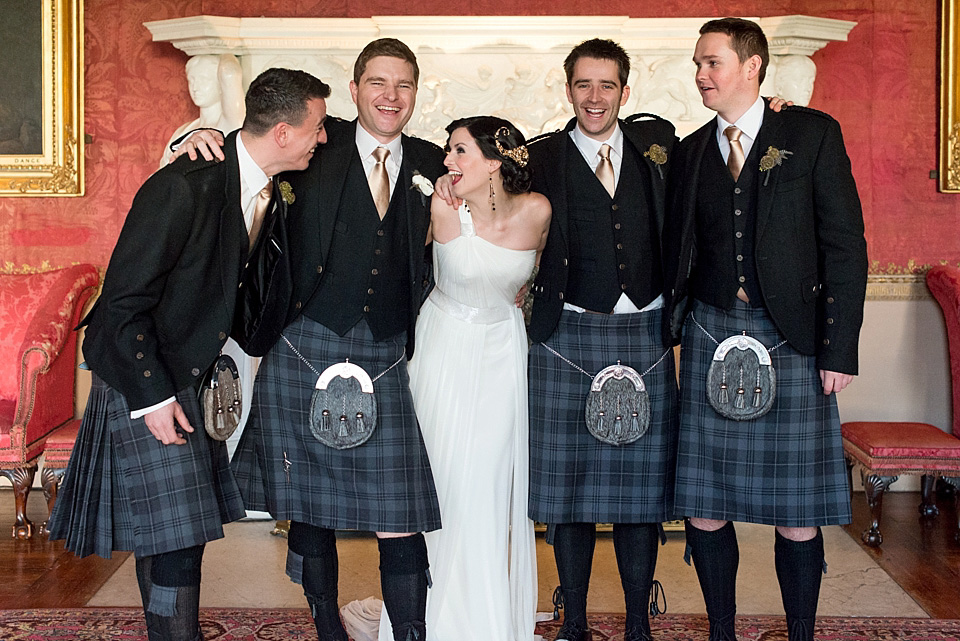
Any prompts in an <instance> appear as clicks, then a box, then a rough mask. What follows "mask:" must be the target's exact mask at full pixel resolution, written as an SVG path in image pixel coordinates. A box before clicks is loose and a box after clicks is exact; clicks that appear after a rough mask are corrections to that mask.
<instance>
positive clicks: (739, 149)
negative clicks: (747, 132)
mask: <svg viewBox="0 0 960 641" xmlns="http://www.w3.org/2000/svg"><path fill="white" fill-rule="evenodd" d="M723 133H724V135H725V136H726V137H727V140H729V141H730V155H729V156H727V169H729V170H730V175H731V176H733V182H737V181H738V180H739V179H740V170H741V169H743V145H741V144H740V134H742V133H743V132H742V131H740V130H739V129H737V128H736V127H734V126H732V125H731V126H730V127H727V128H726V129H724V130H723Z"/></svg>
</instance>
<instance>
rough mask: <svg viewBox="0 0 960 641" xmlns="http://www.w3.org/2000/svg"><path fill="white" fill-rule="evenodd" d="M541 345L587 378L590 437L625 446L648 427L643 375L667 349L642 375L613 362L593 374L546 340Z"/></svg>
mask: <svg viewBox="0 0 960 641" xmlns="http://www.w3.org/2000/svg"><path fill="white" fill-rule="evenodd" d="M541 345H543V347H544V348H545V349H546V350H547V351H548V352H550V353H551V354H553V355H554V356H556V357H557V358H559V359H560V360H562V361H563V362H565V363H566V364H567V365H570V366H571V367H573V368H574V369H575V370H577V371H578V372H580V373H581V374H583V375H584V376H586V377H587V378H590V379H591V381H590V391H589V393H588V394H587V403H586V407H585V408H584V419H585V421H586V424H587V431H588V432H590V434H592V435H593V437H594V438H596V439H597V440H598V441H601V442H603V443H606V444H608V445H628V444H630V443H633V442H634V441H636V440H638V439H640V437H642V436H643V435H644V434H646V433H647V431H648V430H649V429H650V394H649V393H648V392H647V388H646V386H645V385H644V383H643V377H644V376H646V375H647V374H649V373H650V372H651V371H653V369H654V368H655V367H656V366H657V365H659V364H660V363H662V362H663V359H665V358H666V357H667V354H669V353H670V351H671V349H670V348H668V349H667V350H666V351H664V352H663V354H662V355H661V356H660V359H659V360H658V361H657V362H656V363H654V364H653V365H651V366H650V367H648V368H647V370H646V371H645V372H644V373H643V374H639V373H638V372H637V370H635V369H633V368H632V367H629V366H628V365H623V364H622V363H621V362H620V361H617V362H616V364H615V365H608V366H607V367H604V368H603V369H602V370H600V371H599V372H597V374H596V375H593V374H590V373H589V372H587V371H586V370H585V369H583V368H582V367H580V366H579V365H577V364H576V363H574V362H573V361H571V360H570V359H568V358H567V357H565V356H563V355H562V354H561V353H560V352H558V351H556V350H555V349H553V348H552V347H550V346H549V345H547V344H546V343H541Z"/></svg>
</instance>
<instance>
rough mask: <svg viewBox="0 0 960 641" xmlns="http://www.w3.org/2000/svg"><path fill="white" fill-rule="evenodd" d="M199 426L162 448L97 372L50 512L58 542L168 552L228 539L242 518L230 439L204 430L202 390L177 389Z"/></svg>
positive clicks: (98, 549) (92, 550)
mask: <svg viewBox="0 0 960 641" xmlns="http://www.w3.org/2000/svg"><path fill="white" fill-rule="evenodd" d="M177 401H178V402H179V403H180V405H181V406H182V407H183V410H184V412H185V413H186V415H187V419H188V420H189V421H190V424H191V425H192V426H193V427H194V432H193V433H187V434H186V435H185V438H186V440H187V444H186V445H163V444H162V443H160V441H158V440H157V439H156V438H155V437H154V436H153V434H152V433H150V430H149V429H148V428H147V426H146V423H145V422H144V420H143V418H139V419H131V418H130V408H129V406H128V405H127V402H126V399H125V398H124V397H123V395H122V394H120V393H119V392H118V391H117V390H115V389H113V388H111V387H110V386H108V385H107V384H106V383H104V382H103V381H102V380H101V379H100V378H99V377H98V376H96V375H94V376H93V386H92V388H91V391H90V398H89V400H88V402H87V408H86V410H85V412H84V417H83V423H82V424H81V426H80V431H79V433H78V435H77V442H76V444H75V445H74V449H73V452H72V454H71V456H70V462H69V463H68V464H67V469H66V471H65V473H64V479H63V486H62V488H61V490H60V492H59V493H58V496H57V502H56V505H55V508H54V512H53V514H52V515H51V517H50V522H51V525H50V531H51V535H50V536H51V538H52V539H65V541H66V547H67V549H69V550H72V551H73V552H75V553H76V554H77V555H78V556H87V555H89V554H98V555H99V556H102V557H105V558H109V557H110V555H111V552H112V551H114V550H132V551H133V552H134V553H135V554H136V556H137V557H138V558H139V557H143V556H150V555H154V554H160V553H163V552H170V551H173V550H179V549H183V548H187V547H192V546H195V545H200V544H202V543H206V542H208V541H213V540H216V539H220V538H223V524H224V523H229V522H230V521H235V520H237V519H239V518H242V517H243V515H244V512H243V504H242V501H241V498H240V492H239V490H238V488H237V485H236V482H235V481H234V479H233V475H232V474H231V472H230V468H229V463H228V460H227V450H226V446H225V444H224V443H222V442H220V441H215V440H213V439H211V438H210V437H209V436H207V434H206V432H204V430H203V420H202V418H201V413H200V407H199V403H198V401H197V397H196V392H195V391H194V390H193V389H192V388H191V389H187V390H182V391H181V392H179V393H178V394H177Z"/></svg>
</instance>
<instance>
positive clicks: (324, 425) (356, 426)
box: [280, 334, 406, 450]
mask: <svg viewBox="0 0 960 641" xmlns="http://www.w3.org/2000/svg"><path fill="white" fill-rule="evenodd" d="M280 338H282V339H283V342H285V343H286V344H287V346H288V347H289V348H290V349H291V350H293V353H294V354H296V355H297V358H299V359H300V360H301V361H303V362H304V363H306V365H307V367H309V368H310V371H311V372H313V373H314V374H316V375H317V384H316V388H315V389H314V390H313V396H312V397H311V398H310V431H311V432H312V433H313V436H314V437H315V438H316V439H317V440H318V441H320V442H321V443H323V444H324V445H326V446H328V447H332V448H334V449H337V450H345V449H349V448H352V447H357V446H358V445H363V444H364V443H366V442H367V441H368V440H370V437H371V436H373V432H374V430H375V429H376V427H377V399H376V396H375V395H374V390H373V384H374V382H376V381H377V380H378V379H379V378H380V377H381V376H383V375H384V374H386V373H387V372H389V371H390V370H392V369H393V368H394V367H396V366H397V365H399V364H400V363H401V361H403V360H404V359H405V358H406V356H403V355H401V356H400V358H398V359H397V361H396V362H395V363H394V364H393V365H391V366H390V367H388V368H387V369H385V370H383V371H382V372H380V373H379V374H377V375H376V376H374V377H373V378H370V375H369V374H367V372H366V371H365V370H364V369H363V368H362V367H360V366H359V365H355V364H353V363H351V362H350V359H346V361H345V362H343V363H334V364H333V365H331V366H329V367H327V368H326V369H325V370H323V371H322V372H319V371H317V369H316V368H315V367H314V366H313V365H312V364H311V363H310V361H308V360H307V359H306V358H304V356H303V354H301V353H300V352H299V351H297V348H296V347H294V346H293V344H292V343H291V342H290V341H289V340H287V337H286V336H284V335H283V334H281V335H280Z"/></svg>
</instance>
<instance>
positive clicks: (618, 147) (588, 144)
mask: <svg viewBox="0 0 960 641" xmlns="http://www.w3.org/2000/svg"><path fill="white" fill-rule="evenodd" d="M572 134H573V144H575V145H576V146H577V149H579V150H580V153H581V154H583V156H584V157H585V158H593V157H594V156H596V155H597V152H599V151H600V146H601V145H603V144H604V143H606V144H608V145H610V148H611V149H612V150H613V153H615V154H616V155H618V156H620V157H622V156H623V131H622V130H621V129H620V123H619V122H618V123H616V126H615V127H614V128H613V131H612V132H610V137H609V138H607V139H606V140H596V139H594V138H591V137H590V136H588V135H586V134H585V133H583V132H582V131H581V130H580V125H574V127H573V131H572Z"/></svg>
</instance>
